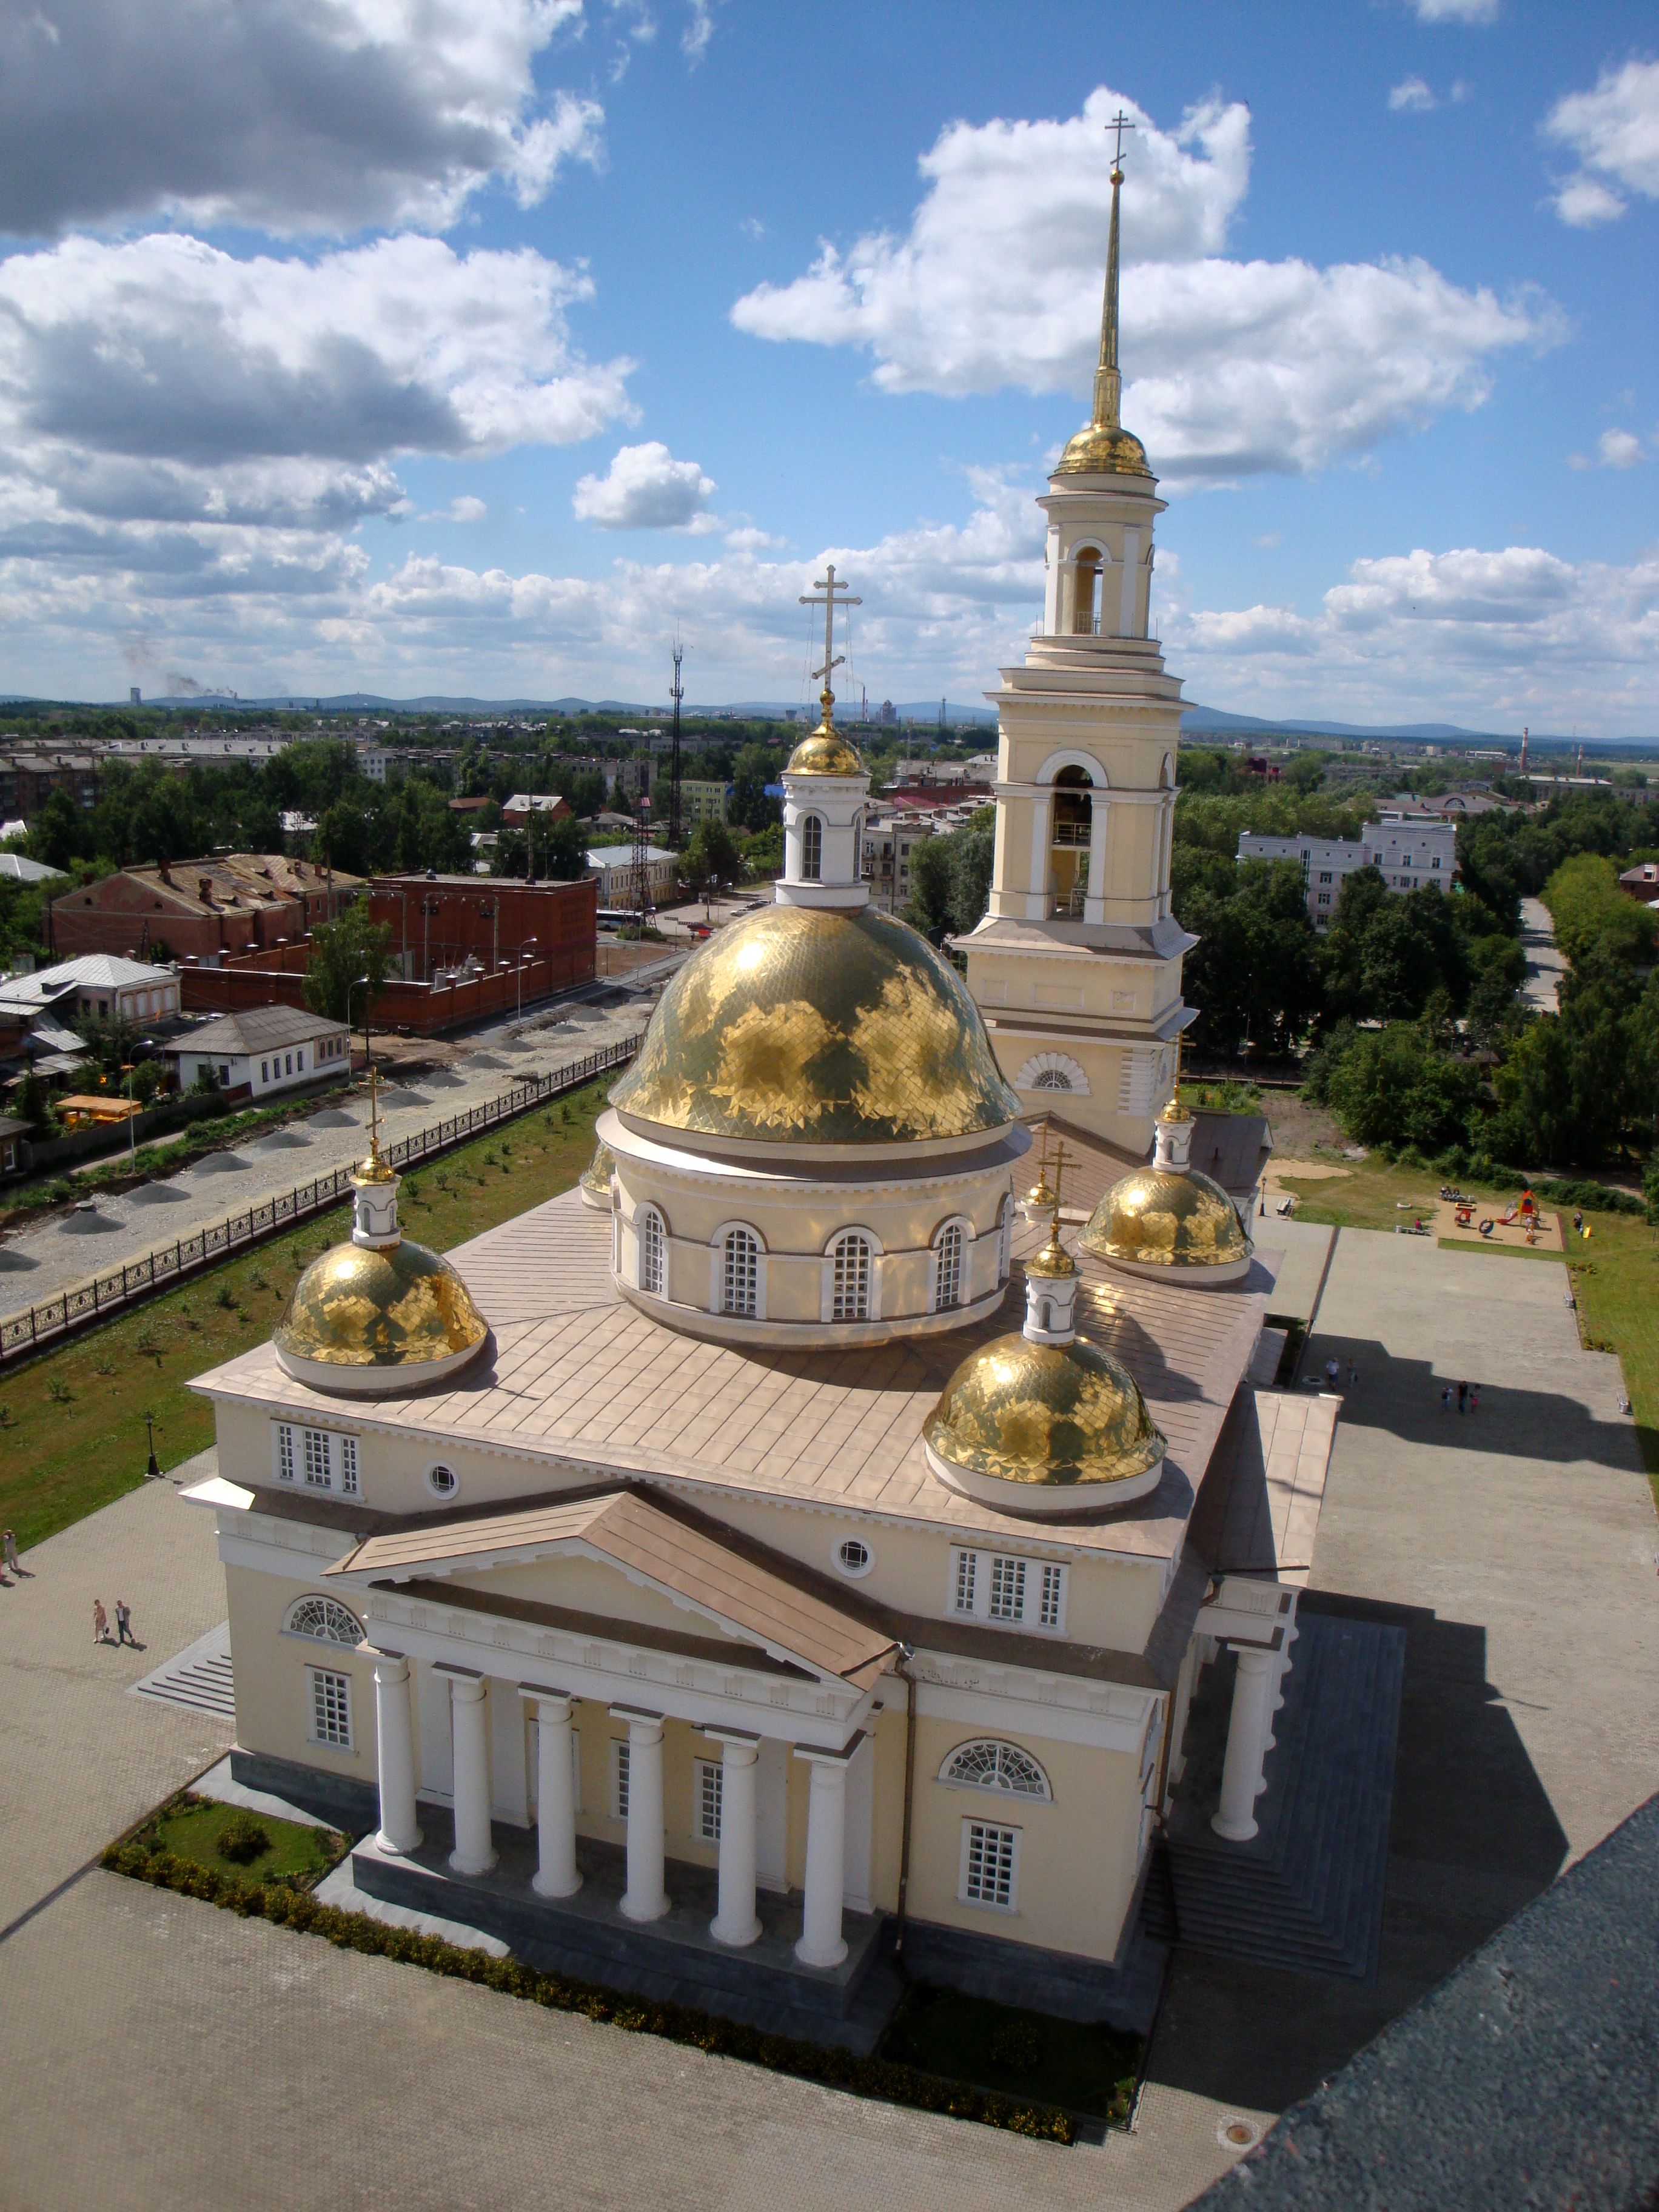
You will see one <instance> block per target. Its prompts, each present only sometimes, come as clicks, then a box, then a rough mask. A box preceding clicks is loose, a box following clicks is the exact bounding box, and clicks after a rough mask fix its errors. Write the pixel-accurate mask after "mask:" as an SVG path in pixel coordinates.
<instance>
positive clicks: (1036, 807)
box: [1025, 787, 1054, 921]
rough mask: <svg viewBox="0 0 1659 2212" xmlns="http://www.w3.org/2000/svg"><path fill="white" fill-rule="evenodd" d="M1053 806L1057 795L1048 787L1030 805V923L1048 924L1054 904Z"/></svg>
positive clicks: (1027, 915)
mask: <svg viewBox="0 0 1659 2212" xmlns="http://www.w3.org/2000/svg"><path fill="white" fill-rule="evenodd" d="M1053 805H1054V793H1053V792H1052V791H1050V790H1049V789H1048V788H1047V787H1044V789H1043V790H1042V793H1040V794H1039V795H1038V796H1037V797H1036V798H1035V799H1033V800H1032V801H1031V873H1030V880H1029V883H1028V885H1027V889H1026V893H1025V919H1026V920H1027V921H1047V919H1048V909H1049V907H1050V906H1051V904H1052V903H1053V901H1052V899H1051V898H1050V896H1049V892H1048V871H1049V869H1050V867H1051V866H1052V865H1053V858H1052V855H1051V854H1050V853H1049V850H1048V838H1049V835H1050V832H1049V828H1048V815H1049V809H1050V808H1051V807H1052V806H1053Z"/></svg>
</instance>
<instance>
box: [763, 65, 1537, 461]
mask: <svg viewBox="0 0 1659 2212" xmlns="http://www.w3.org/2000/svg"><path fill="white" fill-rule="evenodd" d="M1120 98H1121V95H1120V94H1117V93H1115V92H1114V91H1112V90H1110V89H1109V88H1106V87H1102V88H1099V89H1097V91H1096V92H1094V93H1092V94H1091V95H1090V97H1089V99H1088V100H1087V101H1086V102H1085V106H1084V109H1083V112H1082V113H1081V114H1080V115H1079V116H1076V117H1073V118H1071V119H1070V120H1069V121H1066V122H1036V123H1032V122H1023V121H1022V122H1012V123H1011V122H1005V121H995V122H992V123H987V124H985V125H969V124H963V123H958V124H953V125H951V126H950V127H949V128H948V129H947V130H946V131H944V132H943V133H942V134H941V136H940V137H939V140H938V142H937V143H935V144H934V146H933V148H932V149H931V150H930V151H929V152H928V153H927V154H926V155H924V156H923V157H922V160H921V173H922V175H923V178H924V179H925V180H926V185H927V189H926V191H925V194H924V197H923V198H922V201H921V204H920V206H919V207H918V208H917V210H916V211H915V216H914V217H913V219H912V222H911V225H910V228H909V230H908V233H907V234H905V235H903V236H902V237H901V236H898V235H896V234H893V233H891V232H886V231H882V232H872V233H868V234H866V235H864V236H863V237H861V238H859V239H858V240H855V241H854V243H853V245H852V246H848V248H847V249H846V250H845V251H844V252H843V251H842V250H841V249H839V248H837V247H836V246H830V245H827V246H824V247H823V250H822V252H820V254H819V257H818V258H817V261H816V263H815V264H813V266H812V267H811V270H808V271H807V273H806V274H805V275H804V276H799V277H797V278H795V279H794V280H793V282H792V283H787V284H782V285H775V284H763V285H760V286H759V287H757V289H755V290H754V291H752V292H750V293H749V294H747V295H745V296H744V298H743V299H741V300H739V301H738V302H737V304H736V306H735V307H733V309H732V320H733V321H734V322H735V323H736V324H737V325H738V328H739V329H742V330H745V331H750V332H751V333H753V334H754V335H755V336H757V337H765V338H770V339H775V340H783V339H791V338H793V339H803V340H807V341H810V342H812V343H817V344H823V345H857V346H860V347H863V348H865V349H868V350H869V351H870V352H871V353H872V355H873V356H874V357H875V368H874V372H873V375H874V381H875V383H876V384H877V385H878V386H879V387H881V388H882V389H884V390H886V391H890V392H912V391H927V392H945V393H950V394H960V393H967V392H991V391H995V390H997V389H999V388H1000V387H1003V386H1009V385H1017V386H1023V387H1024V389H1026V390H1027V391H1030V392H1057V391H1070V392H1076V393H1078V394H1079V396H1081V395H1083V394H1084V393H1085V392H1087V390H1088V386H1089V379H1090V373H1091V370H1092V368H1093V366H1094V362H1095V356H1096V351H1097V345H1098V334H1099V318H1100V283H1101V269H1102V264H1103V258H1104V233H1105V221H1104V210H1105V209H1106V206H1107V204H1108V198H1109V185H1108V182H1107V174H1108V171H1109V167H1110V156H1109V149H1108V142H1107V138H1106V135H1105V131H1104V130H1103V124H1104V122H1105V119H1106V118H1107V116H1108V115H1109V113H1110V112H1111V111H1112V110H1113V109H1114V108H1115V106H1118V104H1119V102H1120ZM1123 105H1125V106H1127V107H1129V108H1130V110H1131V112H1133V113H1134V114H1135V116H1136V117H1137V118H1138V135H1137V137H1136V138H1135V140H1134V142H1133V155H1132V156H1131V157H1130V158H1131V160H1132V162H1133V178H1132V181H1131V183H1130V184H1129V185H1127V186H1126V188H1125V197H1124V230H1123V252H1124V276H1123V330H1124V348H1125V355H1126V369H1127V372H1128V374H1129V375H1130V378H1131V382H1130V385H1129V388H1128V391H1127V395H1126V398H1125V403H1124V412H1125V417H1126V420H1127V421H1128V422H1130V423H1131V425H1132V426H1133V428H1135V429H1136V430H1137V431H1138V432H1139V435H1141V437H1142V438H1143V439H1144V440H1145V441H1146V445H1147V447H1148V450H1149V451H1150V453H1152V459H1153V463H1154V465H1155V466H1157V467H1158V469H1159V470H1160V471H1162V472H1164V473H1165V474H1168V475H1170V476H1171V477H1176V478H1177V479H1182V478H1184V479H1186V480H1188V481H1203V480H1211V481H1213V480H1217V479H1222V478H1226V477H1235V476H1239V475H1243V474H1249V473H1251V472H1254V471H1262V470H1279V471H1289V472H1292V473H1302V472H1307V471H1313V470H1316V469H1319V468H1322V467H1323V466H1326V465H1328V464H1329V463H1331V462H1332V461H1334V460H1338V459H1342V458H1344V457H1353V456H1358V455H1360V454H1363V453H1366V452H1368V451H1369V450H1370V447H1373V446H1374V445H1375V444H1376V442H1377V441H1379V440H1380V439H1382V438H1383V437H1385V436H1387V435H1389V434H1390V433H1391V432H1394V431H1396V430H1399V429H1401V428H1410V427H1413V426H1415V425H1418V424H1420V423H1422V422H1426V421H1428V420H1430V419H1431V417H1432V416H1435V415H1437V414H1438V413H1441V412H1443V410H1446V409H1447V408H1449V407H1464V408H1473V407H1477V406H1479V405H1480V404H1481V402H1482V401H1483V400H1484V399H1485V398H1486V395H1487V393H1488V392H1489V390H1490V388H1491V381H1492V368H1491V364H1492V361H1493V360H1494V359H1495V358H1496V357H1497V356H1499V355H1501V354H1502V353H1504V351H1506V350H1507V349H1512V348H1514V347H1516V346H1519V345H1522V344H1540V343H1550V342H1552V341H1553V339H1554V338H1555V337H1556V336H1557V335H1558V334H1559V318H1558V317H1557V315H1556V314H1555V312H1554V310H1553V308H1551V307H1549V305H1548V303H1547V302H1545V301H1541V299H1539V298H1538V297H1537V296H1536V295H1533V294H1530V293H1528V292H1521V293H1517V294H1516V295H1513V296H1511V297H1510V298H1508V299H1504V300H1500V299H1499V298H1498V296H1497V295H1495V294H1494V293H1492V291H1490V290H1488V289H1486V288H1484V287H1483V288H1480V289H1476V290H1473V291H1471V290H1467V289H1463V288H1462V287H1460V286H1457V285H1455V284H1453V283H1450V282H1449V280H1448V279H1447V278H1445V277H1443V276H1441V275H1440V274H1439V272H1438V271H1437V270H1435V269H1433V268H1431V266H1430V265H1429V264H1427V263H1426V262H1424V261H1421V260H1416V259H1412V260H1404V259H1389V260H1385V261H1382V262H1376V263H1370V262H1362V263H1356V264H1339V265H1336V266H1334V267H1330V268H1326V269H1321V268H1317V267H1315V266H1314V265H1313V264H1310V263H1308V262H1305V261H1300V260H1291V261H1279V262H1269V261H1249V262H1244V261H1236V260H1231V259H1228V258H1225V255H1224V253H1223V251H1222V249H1223V248H1224V246H1225V242H1226V239H1227V235H1228V232H1229V228H1230V227H1231V222H1232V219H1233V217H1234V216H1235V215H1236V214H1237V210H1238V209H1239V207H1240V205H1241V204H1242V203H1243V198H1244V196H1245V193H1246V191H1247V190H1248V186H1249V165H1250V143H1249V116H1248V113H1247V112H1246V110H1245V109H1244V107H1243V106H1242V104H1240V103H1237V102H1234V103H1231V104H1223V103H1222V102H1220V101H1219V100H1212V101H1208V102H1206V103H1205V104H1204V105H1203V106H1200V107H1196V108H1194V109H1192V110H1190V111H1189V112H1188V114H1187V115H1186V116H1185V118H1183V119H1182V124H1181V125H1180V127H1179V128H1178V129H1177V130H1176V131H1170V132H1166V131H1160V130H1159V129H1158V128H1157V126H1156V125H1153V124H1152V122H1151V120H1150V118H1147V117H1146V115H1145V113H1144V112H1143V111H1141V110H1139V109H1138V108H1135V107H1133V103H1132V102H1129V101H1127V100H1124V101H1123Z"/></svg>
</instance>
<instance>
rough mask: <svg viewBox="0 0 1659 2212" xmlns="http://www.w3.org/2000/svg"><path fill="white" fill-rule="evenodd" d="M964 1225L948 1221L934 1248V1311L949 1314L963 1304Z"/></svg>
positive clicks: (940, 1232)
mask: <svg viewBox="0 0 1659 2212" xmlns="http://www.w3.org/2000/svg"><path fill="white" fill-rule="evenodd" d="M962 1256H963V1237H962V1224H961V1223H960V1222H959V1221H947V1222H946V1223H945V1226H944V1228H943V1229H941V1230H940V1231H939V1239H938V1242H937V1243H935V1244H934V1246H933V1311H934V1312H935V1313H949V1311H950V1310H951V1307H952V1306H959V1305H960V1304H962Z"/></svg>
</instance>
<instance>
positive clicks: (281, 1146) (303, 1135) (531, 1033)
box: [0, 990, 651, 1317]
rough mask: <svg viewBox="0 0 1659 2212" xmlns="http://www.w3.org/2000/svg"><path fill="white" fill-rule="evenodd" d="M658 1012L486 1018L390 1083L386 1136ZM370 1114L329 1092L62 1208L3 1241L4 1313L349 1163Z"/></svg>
mask: <svg viewBox="0 0 1659 2212" xmlns="http://www.w3.org/2000/svg"><path fill="white" fill-rule="evenodd" d="M603 995H604V997H605V998H606V999H609V998H611V996H612V994H611V993H610V992H609V991H606V992H605V993H604V994H603ZM650 1018H651V1002H650V1000H649V998H648V997H647V996H646V995H644V994H641V993H639V992H636V991H633V990H629V991H628V992H627V993H625V994H622V995H621V996H620V997H619V998H618V999H617V1001H616V1002H615V1003H612V1004H609V1005H605V1004H599V1005H587V1004H585V1003H583V1002H581V1001H580V1000H563V1001H561V1002H560V1003H558V1004H557V1005H555V1006H544V1007H540V1008H537V1009H534V1010H532V1012H528V1013H526V1017H525V1019H524V1021H523V1023H522V1024H519V1023H518V1022H516V1021H515V1022H508V1023H504V1024H497V1025H496V1026H495V1028H493V1029H490V1030H480V1031H478V1032H477V1033H476V1034H474V1035H471V1036H467V1037H466V1038H465V1039H463V1040H460V1041H459V1051H457V1052H456V1053H455V1054H454V1056H453V1061H452V1064H450V1065H449V1066H442V1067H439V1068H436V1069H435V1070H433V1071H431V1072H430V1073H424V1074H422V1075H421V1076H419V1077H418V1078H416V1079H415V1080H414V1081H412V1082H407V1083H399V1084H398V1085H396V1087H395V1088H391V1089H389V1090H388V1091H387V1092H386V1103H385V1127H386V1136H387V1138H388V1139H389V1140H390V1141H391V1142H393V1143H396V1142H397V1141H398V1139H402V1138H404V1137H410V1136H413V1135H415V1134H416V1133H417V1132H419V1131H420V1130H422V1129H425V1128H429V1127H435V1125H436V1124H437V1123H439V1122H440V1121H448V1120H450V1119H451V1118H452V1117H453V1115H457V1114H463V1113H465V1112H466V1111H467V1109H469V1108H471V1107H474V1106H481V1105H483V1103H485V1102H486V1101H487V1100H489V1099H491V1098H498V1097H501V1093H502V1092H503V1091H507V1090H510V1089H511V1087H512V1085H513V1084H514V1083H516V1082H521V1081H523V1080H525V1079H526V1078H528V1077H530V1076H533V1075H544V1074H546V1073H548V1072H549V1070H550V1069H552V1068H556V1067H562V1066H564V1065H565V1064H566V1063H567V1062H568V1061H570V1060H578V1059H580V1057H581V1056H582V1054H584V1053H589V1052H598V1051H599V1050H600V1049H601V1048H603V1047H604V1046H605V1045H609V1044H615V1043H617V1042H619V1041H620V1040H621V1039H622V1038H623V1037H627V1036H634V1035H635V1034H636V1033H637V1032H638V1031H640V1030H643V1029H644V1027H645V1025H646V1024H647V1021H648V1020H649V1019H650ZM442 1049H443V1048H442V1047H440V1050H442ZM367 1122H368V1097H366V1096H365V1095H364V1093H363V1092H362V1091H356V1092H354V1093H352V1094H351V1095H350V1096H349V1097H344V1098H342V1097H339V1096H337V1095H336V1096H334V1097H322V1098H319V1100H318V1102H317V1106H316V1110H315V1111H314V1112H313V1113H311V1114H309V1115H307V1116H306V1117H305V1118H304V1119H303V1120H295V1121H288V1122H284V1123H283V1126H282V1127H280V1128H279V1129H276V1130H273V1131H272V1132H271V1133H270V1134H269V1135H267V1136H263V1137H254V1138H251V1139H249V1140H248V1142H247V1143H246V1145H245V1146H240V1147H239V1148H237V1149H234V1150H233V1151H230V1152H209V1153H206V1154H204V1156H203V1157H202V1158H200V1159H197V1160H196V1161H193V1162H192V1163H191V1165H190V1166H189V1167H188V1168H185V1169H184V1170H181V1171H180V1172H179V1174H177V1175H173V1176H165V1177H158V1178H156V1179H155V1181H154V1182H149V1183H144V1184H141V1185H139V1186H138V1187H137V1188H136V1189H134V1190H131V1191H128V1192H125V1194H123V1195H121V1196H120V1197H118V1198H106V1197H103V1196H100V1197H99V1199H98V1204H97V1211H96V1212H95V1213H93V1214H83V1213H78V1212H70V1213H64V1214H59V1215H58V1217H57V1218H54V1219H53V1220H52V1221H49V1222H46V1223H45V1224H43V1225H41V1226H40V1228H38V1229H33V1230H27V1231H22V1232H21V1233H20V1234H18V1235H15V1236H11V1237H7V1238H5V1239H4V1240H3V1242H0V1317H3V1316H8V1315H10V1314H13V1313H16V1312H21V1311H27V1309H28V1308H29V1307H30V1306H31V1305H38V1304H40V1303H41V1302H42V1301H43V1300H45V1299H46V1298H53V1297H57V1296H58V1294H59V1292H60V1291H67V1290H72V1289H73V1288H74V1287H75V1286H76V1284H78V1283H83V1282H85V1281H86V1280H87V1279H88V1278H89V1277H90V1276H92V1275H94V1274H103V1273H107V1272H108V1270H109V1269H111V1268H112V1267H121V1266H123V1265H124V1264H129V1263H131V1262H132V1261H138V1260H142V1259H143V1258H144V1257H145V1256H146V1255H148V1254H149V1253H150V1252H152V1251H155V1250H156V1249H159V1248H160V1247H161V1246H162V1245H164V1244H168V1245H170V1244H172V1243H173V1242H174V1240H175V1239H176V1238H179V1237H190V1236H193V1235H194V1234H195V1233H196V1231H197V1230H201V1229H208V1228H211V1227H214V1226H216V1225H217V1224H218V1223H219V1222H222V1220H224V1219H225V1218H226V1216H227V1215H228V1214H230V1213H233V1212H239V1211H240V1210H241V1209H242V1208H244V1207H246V1206H252V1205H258V1203H259V1202H260V1201H261V1200H264V1199H268V1198H270V1197H273V1196H275V1195H276V1194H280V1193H283V1192H285V1191H289V1190H292V1189H294V1188H295V1186H296V1185H299V1184H302V1183H307V1182H313V1181H314V1180H315V1179H316V1178H317V1177H319V1176H326V1175H329V1174H331V1172H332V1171H333V1170H335V1169H336V1168H343V1167H349V1165H350V1164H351V1163H352V1161H353V1160H355V1159H357V1158H360V1157H361V1155H362V1149H363V1130H364V1127H365V1126H366V1124H367Z"/></svg>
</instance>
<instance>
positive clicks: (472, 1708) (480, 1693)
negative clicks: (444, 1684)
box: [449, 1674, 495, 1874]
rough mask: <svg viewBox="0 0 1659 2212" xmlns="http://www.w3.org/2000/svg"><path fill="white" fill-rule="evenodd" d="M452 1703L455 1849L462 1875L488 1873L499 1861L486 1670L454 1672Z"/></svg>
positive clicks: (454, 1862)
mask: <svg viewBox="0 0 1659 2212" xmlns="http://www.w3.org/2000/svg"><path fill="white" fill-rule="evenodd" d="M449 1705H450V1712H451V1715H452V1717H453V1726H454V1732H455V1848H454V1850H453V1851H451V1853H450V1854H449V1863H450V1865H451V1866H452V1867H453V1869H454V1870H455V1872H456V1873H457V1874H488V1873H489V1869H490V1868H491V1867H493V1866H494V1865H495V1845H494V1843H493V1842H492V1841H491V1838H490V1832H489V1706H488V1705H486V1704H485V1703H484V1680H483V1675H482V1674H451V1675H450V1678H449Z"/></svg>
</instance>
